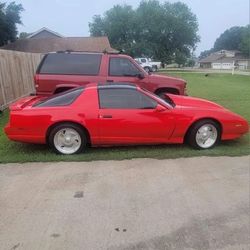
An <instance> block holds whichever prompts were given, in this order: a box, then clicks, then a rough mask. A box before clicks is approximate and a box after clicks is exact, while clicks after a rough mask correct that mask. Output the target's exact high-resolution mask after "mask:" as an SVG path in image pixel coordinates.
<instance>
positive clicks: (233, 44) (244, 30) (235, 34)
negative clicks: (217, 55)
mask: <svg viewBox="0 0 250 250" xmlns="http://www.w3.org/2000/svg"><path fill="white" fill-rule="evenodd" d="M219 50H239V51H241V52H242V53H243V54H245V55H249V53H250V25H247V26H245V27H243V26H240V27H238V26H235V27H232V28H230V29H227V30H226V31H224V32H223V33H222V34H221V35H220V36H219V37H218V38H217V39H216V41H215V43H214V47H213V48H212V49H210V50H205V51H203V52H201V54H200V56H199V58H200V59H202V58H205V57H207V56H208V55H210V54H211V53H213V52H216V51H219Z"/></svg>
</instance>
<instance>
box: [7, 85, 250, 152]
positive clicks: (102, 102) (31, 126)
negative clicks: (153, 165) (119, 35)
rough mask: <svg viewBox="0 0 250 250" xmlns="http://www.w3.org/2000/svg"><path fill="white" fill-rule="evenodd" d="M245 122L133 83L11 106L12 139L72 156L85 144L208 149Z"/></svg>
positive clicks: (208, 106)
mask: <svg viewBox="0 0 250 250" xmlns="http://www.w3.org/2000/svg"><path fill="white" fill-rule="evenodd" d="M248 130H249V126H248V122H247V121H246V120H245V119H244V118H242V117H241V116H239V115H237V114H235V113H233V112H231V111H229V110H227V109H225V108H223V107H222V106H220V105H218V104H216V103H213V102H210V101H207V100H203V99H198V98H192V97H187V96H177V95H165V96H162V97H161V98H160V97H158V96H156V95H154V94H152V93H150V92H148V91H147V90H145V89H142V88H140V87H138V86H135V85H132V84H127V83H124V84H121V83H119V84H115V83H113V84H96V83H93V84H89V85H87V86H85V87H78V88H74V89H72V90H69V91H66V92H63V93H61V94H58V95H55V96H52V97H41V96H30V97H26V98H23V99H20V100H19V101H17V102H16V103H14V104H12V105H11V106H10V120H9V123H8V124H7V125H6V127H5V133H6V135H7V136H8V138H9V139H10V140H14V141H20V142H27V143H39V144H46V143H47V144H48V145H49V146H51V147H52V148H53V149H54V150H55V151H56V152H57V153H61V154H74V153H79V152H82V151H83V150H84V149H85V148H86V147H87V146H89V145H91V146H108V145H135V144H136V145H140V144H167V143H184V142H187V143H188V144H189V145H191V146H192V147H194V148H197V149H208V148H212V147H213V146H215V145H216V144H217V143H218V142H220V141H221V140H230V139H236V138H238V137H240V136H242V135H243V134H245V133H247V132H248Z"/></svg>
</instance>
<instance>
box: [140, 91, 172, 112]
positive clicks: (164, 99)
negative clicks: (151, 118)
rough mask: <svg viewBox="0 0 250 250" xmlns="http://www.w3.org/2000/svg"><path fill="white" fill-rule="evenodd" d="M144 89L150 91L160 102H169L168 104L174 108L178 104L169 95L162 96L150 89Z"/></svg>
mask: <svg viewBox="0 0 250 250" xmlns="http://www.w3.org/2000/svg"><path fill="white" fill-rule="evenodd" d="M142 90H143V91H145V92H147V93H149V94H150V95H153V96H154V97H155V98H156V99H157V101H158V102H160V103H162V104H164V105H166V104H167V106H171V107H172V108H174V107H175V106H176V105H175V103H174V101H173V100H172V99H171V98H170V97H169V96H168V95H164V97H160V96H158V95H155V94H154V93H152V92H150V91H148V90H147V89H144V88H142Z"/></svg>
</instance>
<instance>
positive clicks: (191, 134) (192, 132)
mask: <svg viewBox="0 0 250 250" xmlns="http://www.w3.org/2000/svg"><path fill="white" fill-rule="evenodd" d="M206 127H207V128H209V130H208V131H207V132H208V133H210V134H211V136H210V137H211V138H210V137H209V138H208V139H206V136H205V135H204V138H202V139H201V140H200V141H199V139H198V138H197V137H202V136H203V135H201V133H200V131H201V130H202V129H205V128H206ZM200 129H201V130H200ZM199 130H200V131H199ZM204 132H205V133H206V131H204ZM220 139H221V127H220V125H219V124H218V123H217V122H215V121H213V120H211V119H204V120H200V121H198V122H196V123H194V124H193V125H192V126H191V128H190V129H189V131H188V133H187V136H186V142H187V143H188V144H189V145H190V146H192V147H193V148H196V149H209V148H213V147H214V146H215V145H217V144H218V143H219V142H220ZM203 140H204V141H205V142H204V143H203V144H202V141H203ZM208 140H209V141H208ZM209 142H210V143H209ZM205 143H206V144H205Z"/></svg>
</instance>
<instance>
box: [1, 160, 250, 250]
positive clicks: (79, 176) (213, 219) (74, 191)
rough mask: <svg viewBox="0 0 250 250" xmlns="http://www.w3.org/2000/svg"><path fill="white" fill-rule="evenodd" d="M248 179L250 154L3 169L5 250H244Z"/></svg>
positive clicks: (249, 210)
mask: <svg viewBox="0 0 250 250" xmlns="http://www.w3.org/2000/svg"><path fill="white" fill-rule="evenodd" d="M249 175H250V157H249V156H244V157H201V158H188V159H176V160H154V159H136V160H124V161H96V162H74V163H66V162H65V163H63V162H58V163H26V164H6V165H0V249H1V250H5V249H6V250H10V249H15V250H21V249H22V250H29V249H30V250H44V249H53V250H54V249H55V250H57V249H58V250H59V249H60V250H64V249H65V250H66V249H70V250H75V249H76V250H78V249H80V250H81V249H84V250H92V249H93V250H99V249H109V250H116V249H117V250H118V249H119V250H139V249H145V250H151V249H159V250H168V249H169V250H172V249H176V250H181V249H185V250H191V249H195V250H203V249H204V250H210V249H211V250H212V249H213V250H214V249H220V250H234V249H235V250H238V249H239V250H244V249H246V250H247V249H249V248H250V236H249V235H250V207H249V196H250V191H249V185H250V176H249Z"/></svg>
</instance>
